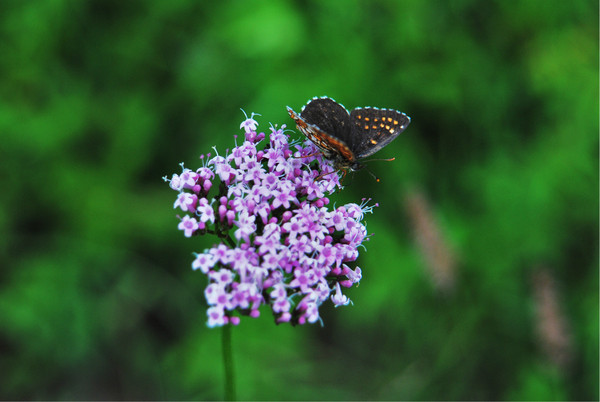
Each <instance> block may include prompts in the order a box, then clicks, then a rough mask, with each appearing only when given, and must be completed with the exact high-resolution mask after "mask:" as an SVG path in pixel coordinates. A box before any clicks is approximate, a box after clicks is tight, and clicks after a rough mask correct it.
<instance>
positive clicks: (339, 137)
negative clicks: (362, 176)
mask: <svg viewBox="0 0 600 402" xmlns="http://www.w3.org/2000/svg"><path fill="white" fill-rule="evenodd" d="M287 110H288V113H289V114H290V117H291V118H292V119H294V121H295V122H296V126H297V127H298V129H299V130H300V131H301V132H302V134H304V135H305V136H306V137H307V138H308V139H309V140H311V141H312V142H313V143H314V144H315V145H316V146H317V147H319V149H320V150H321V152H322V153H323V156H324V157H325V158H326V159H329V160H331V161H333V166H334V168H335V169H336V170H342V171H344V175H345V173H346V171H347V170H348V169H349V170H359V169H362V168H363V167H364V165H363V164H362V163H361V162H360V161H361V160H362V159H364V158H366V157H368V156H371V155H373V154H374V153H375V152H377V151H379V150H380V149H381V148H383V147H385V146H386V145H387V144H389V143H390V142H392V141H393V140H394V139H395V138H396V137H397V136H398V135H400V133H401V132H403V131H404V130H406V127H408V125H409V124H410V117H408V116H407V115H406V114H404V113H402V112H399V111H397V110H392V109H379V108H376V107H364V108H356V109H352V111H351V112H350V113H348V110H346V108H345V107H344V106H342V105H341V104H339V103H337V102H336V101H334V100H333V99H331V98H328V97H321V98H318V97H315V98H313V99H311V100H310V101H308V103H307V104H306V105H305V106H304V107H303V108H302V111H301V112H300V114H298V113H296V112H294V111H293V110H292V108H290V107H289V106H288V108H287ZM392 160H393V159H392Z"/></svg>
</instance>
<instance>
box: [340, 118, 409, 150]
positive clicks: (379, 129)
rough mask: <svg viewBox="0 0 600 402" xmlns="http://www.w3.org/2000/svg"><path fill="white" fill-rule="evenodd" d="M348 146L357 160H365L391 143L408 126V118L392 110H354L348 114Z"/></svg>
mask: <svg viewBox="0 0 600 402" xmlns="http://www.w3.org/2000/svg"><path fill="white" fill-rule="evenodd" d="M350 122H351V134H350V138H351V141H350V142H349V146H350V147H351V148H352V150H353V151H354V154H355V156H356V158H357V159H362V158H366V157H367V156H371V155H373V154H374V153H375V152H377V151H379V150H381V148H383V147H385V146H386V145H387V144H389V143H390V142H392V141H393V140H394V139H395V138H396V137H397V136H398V135H400V133H401V132H403V131H404V130H406V127H408V125H409V124H410V117H408V116H407V115H406V114H404V113H402V112H399V111H397V110H392V109H378V108H375V107H366V108H356V109H354V110H352V112H351V113H350Z"/></svg>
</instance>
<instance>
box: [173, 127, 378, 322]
mask: <svg viewBox="0 0 600 402" xmlns="http://www.w3.org/2000/svg"><path fill="white" fill-rule="evenodd" d="M253 117H254V115H252V116H251V117H250V118H246V120H245V121H244V122H242V124H241V126H240V128H243V129H244V132H245V141H244V142H243V143H242V144H241V145H237V146H236V147H235V148H233V150H231V152H228V153H227V154H226V155H225V156H221V155H218V154H217V155H216V156H214V157H212V158H211V155H210V154H208V155H207V157H206V158H204V156H201V159H202V160H203V161H204V166H203V167H201V168H199V169H198V170H196V171H192V170H190V169H187V168H184V167H183V164H182V165H181V166H182V169H183V171H182V172H181V173H180V174H174V175H173V177H172V178H171V179H170V180H168V179H167V178H166V177H165V181H168V182H169V183H170V186H171V188H172V189H173V190H175V191H177V192H178V193H179V194H178V196H177V199H176V201H175V204H174V208H180V209H181V210H182V211H183V212H185V213H189V215H185V216H183V218H180V219H181V220H180V223H179V229H180V230H182V231H183V233H184V235H185V236H186V237H191V236H194V235H204V234H212V235H215V236H217V237H218V238H219V239H220V243H219V244H217V245H215V246H214V247H212V248H211V249H208V250H205V251H204V252H203V253H200V254H197V255H196V259H195V260H194V262H193V263H192V268H193V269H194V270H199V271H201V272H202V273H204V274H206V275H207V276H208V279H209V283H208V286H207V287H206V289H205V292H204V293H205V297H206V300H207V302H208V304H209V309H208V312H207V313H208V326H210V327H214V326H221V325H224V324H228V323H231V324H238V323H239V321H240V318H239V315H247V316H250V317H255V318H256V317H258V316H259V315H260V312H259V308H260V307H261V306H262V305H263V304H266V305H268V306H269V307H270V308H271V310H272V312H273V314H274V316H275V319H276V322H277V323H281V322H291V323H292V324H304V323H306V322H308V323H314V322H316V321H318V320H320V317H319V306H320V305H321V304H322V303H323V302H324V301H326V300H327V299H331V301H332V302H333V304H334V305H335V306H342V305H347V304H348V303H350V300H349V299H348V297H347V296H345V295H344V294H343V293H342V287H351V286H352V285H353V284H355V283H358V282H359V281H360V279H361V270H360V268H358V267H356V268H354V269H351V268H350V267H349V266H348V265H347V263H350V262H353V261H355V260H356V259H357V257H358V250H357V248H358V246H360V245H361V244H362V243H363V241H365V240H368V236H367V231H366V227H365V226H364V224H363V223H361V222H362V219H363V215H364V213H365V212H371V211H372V207H369V206H367V205H366V203H363V204H362V205H357V204H347V205H344V206H340V207H337V208H334V209H331V210H330V209H328V208H327V206H328V204H329V198H327V196H328V195H330V194H332V193H333V192H334V191H335V190H336V189H337V188H340V187H341V185H340V182H339V176H338V173H337V172H336V171H335V170H334V169H333V167H332V166H331V163H330V162H329V161H327V160H323V159H322V156H321V154H320V152H319V150H318V148H316V147H315V146H314V145H313V144H312V143H310V142H306V143H304V144H301V143H296V144H293V143H292V144H290V143H289V142H288V136H287V135H286V134H285V133H284V130H283V129H284V128H285V125H284V126H282V127H281V128H280V129H276V128H274V127H271V134H270V135H269V139H268V140H265V134H264V133H258V132H257V131H256V128H257V126H258V123H257V122H256V120H254V118H253ZM261 143H262V144H261ZM259 145H262V146H260V147H259ZM235 312H237V313H238V314H234V313H235Z"/></svg>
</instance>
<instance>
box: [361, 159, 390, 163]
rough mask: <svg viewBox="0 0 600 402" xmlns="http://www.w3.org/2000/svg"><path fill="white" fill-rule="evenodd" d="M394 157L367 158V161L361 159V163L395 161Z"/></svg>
mask: <svg viewBox="0 0 600 402" xmlns="http://www.w3.org/2000/svg"><path fill="white" fill-rule="evenodd" d="M395 160H396V158H389V159H369V160H368V161H362V163H366V162H391V161H395Z"/></svg>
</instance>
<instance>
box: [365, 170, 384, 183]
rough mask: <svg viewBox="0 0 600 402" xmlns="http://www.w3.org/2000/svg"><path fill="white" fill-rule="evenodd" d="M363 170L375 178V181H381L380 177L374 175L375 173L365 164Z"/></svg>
mask: <svg viewBox="0 0 600 402" xmlns="http://www.w3.org/2000/svg"><path fill="white" fill-rule="evenodd" d="M365 170H366V171H367V173H369V174H370V175H371V176H372V177H373V178H374V179H375V181H376V182H377V183H379V182H380V181H381V179H380V178H379V177H377V176H375V173H373V172H371V171H370V170H369V168H367V167H366V166H365Z"/></svg>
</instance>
